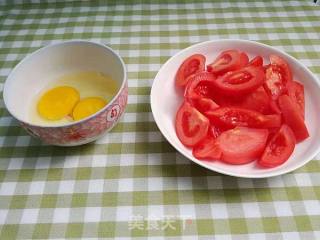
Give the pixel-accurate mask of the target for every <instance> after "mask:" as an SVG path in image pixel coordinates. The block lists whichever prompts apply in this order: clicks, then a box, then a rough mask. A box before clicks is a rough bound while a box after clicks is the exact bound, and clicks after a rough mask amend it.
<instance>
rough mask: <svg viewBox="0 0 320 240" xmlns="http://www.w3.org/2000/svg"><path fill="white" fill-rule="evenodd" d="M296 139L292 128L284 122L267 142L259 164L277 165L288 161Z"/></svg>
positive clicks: (263, 165)
mask: <svg viewBox="0 0 320 240" xmlns="http://www.w3.org/2000/svg"><path fill="white" fill-rule="evenodd" d="M295 144H296V141H295V136H294V133H293V132H292V130H291V128H290V127H289V126H288V125H286V124H283V125H282V126H281V128H280V129H279V131H278V132H277V133H276V134H275V135H274V136H273V137H272V138H271V140H270V141H269V143H268V144H267V146H266V148H265V150H264V152H263V154H262V157H261V158H260V159H259V160H258V164H259V165H260V166H262V167H268V168H269V167H276V166H279V165H281V164H283V163H284V162H286V161H287V160H288V159H289V157H290V155H291V154H292V152H293V150H294V147H295Z"/></svg>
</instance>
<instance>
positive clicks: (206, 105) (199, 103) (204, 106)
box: [192, 98, 219, 113]
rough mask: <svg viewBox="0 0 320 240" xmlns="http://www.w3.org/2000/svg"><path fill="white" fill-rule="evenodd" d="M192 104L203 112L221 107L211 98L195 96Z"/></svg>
mask: <svg viewBox="0 0 320 240" xmlns="http://www.w3.org/2000/svg"><path fill="white" fill-rule="evenodd" d="M192 105H193V106H194V107H195V108H196V109H197V110H198V111H199V112H201V113H205V112H208V111H213V110H215V109H217V108H218V107H219V105H218V104H216V103H215V102H214V101H213V100H212V99H210V98H194V99H192Z"/></svg>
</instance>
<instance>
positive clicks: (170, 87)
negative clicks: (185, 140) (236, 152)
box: [151, 40, 320, 178]
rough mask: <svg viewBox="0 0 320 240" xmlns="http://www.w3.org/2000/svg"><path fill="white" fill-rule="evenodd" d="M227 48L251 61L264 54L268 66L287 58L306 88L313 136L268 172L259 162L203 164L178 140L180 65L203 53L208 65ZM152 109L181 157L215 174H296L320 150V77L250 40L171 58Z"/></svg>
mask: <svg viewBox="0 0 320 240" xmlns="http://www.w3.org/2000/svg"><path fill="white" fill-rule="evenodd" d="M226 49H238V50H241V51H245V52H246V53H248V55H249V58H252V57H253V56H256V55H260V56H262V57H263V58H264V63H268V62H269V60H268V58H269V55H270V54H277V55H279V56H281V57H283V58H284V59H285V60H286V61H287V62H288V64H289V65H290V67H291V70H292V73H293V78H294V80H297V81H300V82H302V83H303V85H304V88H305V108H306V125H307V128H308V130H309V134H310V137H309V138H308V139H306V140H305V141H303V142H302V143H299V144H297V145H296V148H295V150H294V152H293V154H292V155H291V157H290V159H289V160H288V161H287V162H285V163H284V164H283V165H281V166H278V167H275V168H270V169H264V168H259V167H258V166H257V164H256V161H254V162H251V163H249V164H245V165H229V164H226V163H223V162H221V161H213V162H207V161H200V160H197V159H196V158H194V157H193V155H192V152H191V149H189V148H187V147H185V146H184V145H183V144H182V143H181V142H180V140H179V139H178V138H177V135H176V131H175V127H174V121H175V116H176V112H177V109H178V107H179V106H180V105H181V103H182V100H183V96H182V95H183V94H182V93H181V91H179V90H177V89H176V87H175V83H174V81H175V80H174V79H175V74H176V72H177V69H178V68H179V66H180V64H181V63H182V62H183V61H184V60H185V59H186V58H187V57H189V56H190V55H192V54H195V53H200V54H203V55H205V56H206V59H207V60H206V63H207V64H208V63H210V62H212V61H213V60H214V59H215V58H216V57H217V55H218V54H219V53H220V52H221V51H223V50H226ZM151 109H152V113H153V116H154V119H155V121H156V123H157V125H158V127H159V129H160V131H161V132H162V134H163V135H164V136H165V138H166V139H167V140H168V141H169V142H170V144H171V145H172V146H174V147H175V149H177V150H178V151H179V152H180V153H181V154H183V155H184V156H185V157H187V158H188V159H190V160H191V161H193V162H195V163H197V164H199V165H201V166H203V167H205V168H207V169H210V170H212V171H216V172H219V173H223V174H226V175H231V176H237V177H246V178H265V177H271V176H277V175H281V174H284V173H287V172H290V171H293V170H295V169H297V168H299V167H301V166H302V165H304V164H306V163H307V162H308V161H310V160H311V159H312V158H314V157H315V155H316V154H317V152H318V151H319V150H320V127H319V121H320V85H319V82H318V80H317V79H316V77H315V76H314V75H313V74H312V73H311V71H310V70H308V69H307V68H306V67H305V66H304V65H302V64H301V63H300V62H298V61H297V60H296V59H295V58H293V57H291V56H290V55H288V54H286V53H284V52H282V51H280V50H278V49H276V48H273V47H270V46H268V45H265V44H261V43H258V42H253V41H246V40H215V41H208V42H203V43H199V44H195V45H193V46H191V47H188V48H186V49H184V50H182V51H180V52H179V53H177V54H176V55H174V56H173V57H171V58H170V59H169V60H168V61H167V62H166V63H165V64H164V65H163V66H162V67H161V69H160V70H159V72H158V74H157V76H156V77H155V79H154V82H153V85H152V89H151Z"/></svg>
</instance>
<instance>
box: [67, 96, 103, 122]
mask: <svg viewBox="0 0 320 240" xmlns="http://www.w3.org/2000/svg"><path fill="white" fill-rule="evenodd" d="M106 104H107V102H106V101H105V100H104V99H102V98H100V97H88V98H84V99H82V100H81V101H79V102H78V104H77V105H76V106H75V107H74V109H73V113H72V116H73V119H74V120H76V121H78V120H81V119H83V118H86V117H88V116H90V115H92V114H94V113H96V112H98V111H99V110H100V109H101V108H103V107H104V106H105V105H106Z"/></svg>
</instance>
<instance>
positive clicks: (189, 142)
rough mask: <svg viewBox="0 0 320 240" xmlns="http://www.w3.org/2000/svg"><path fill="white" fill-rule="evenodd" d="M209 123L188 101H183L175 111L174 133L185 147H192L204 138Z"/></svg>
mask: <svg viewBox="0 0 320 240" xmlns="http://www.w3.org/2000/svg"><path fill="white" fill-rule="evenodd" d="M190 125H191V126H190ZM209 125H210V124H209V120H208V119H207V118H206V117H205V116H204V115H202V114H201V113H200V112H199V111H198V110H197V109H195V108H194V107H192V106H191V104H190V103H188V102H184V103H183V104H182V105H181V107H180V108H179V110H178V112H177V115H176V121H175V128H176V133H177V136H178V138H179V139H180V141H181V142H182V143H183V144H184V145H185V146H187V147H192V146H194V145H196V144H197V143H199V142H200V141H201V140H202V139H204V138H205V137H206V136H207V133H208V129H209Z"/></svg>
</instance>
